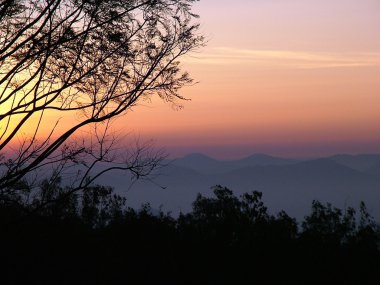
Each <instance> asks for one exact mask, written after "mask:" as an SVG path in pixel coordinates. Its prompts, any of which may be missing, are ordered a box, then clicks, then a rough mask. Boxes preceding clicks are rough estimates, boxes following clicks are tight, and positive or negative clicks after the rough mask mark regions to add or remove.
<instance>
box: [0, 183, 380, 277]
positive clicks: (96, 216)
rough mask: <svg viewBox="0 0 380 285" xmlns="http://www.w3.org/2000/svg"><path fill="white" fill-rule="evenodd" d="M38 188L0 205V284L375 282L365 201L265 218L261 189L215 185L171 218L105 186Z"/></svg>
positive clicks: (375, 253)
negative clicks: (299, 217) (240, 191)
mask: <svg viewBox="0 0 380 285" xmlns="http://www.w3.org/2000/svg"><path fill="white" fill-rule="evenodd" d="M40 189H41V191H40V192H39V194H38V195H34V196H33V197H31V198H30V199H29V200H27V199H25V197H22V198H21V197H20V199H16V198H17V197H12V199H10V201H12V202H11V203H8V202H7V201H6V200H2V202H1V205H0V227H1V228H0V230H1V235H0V245H1V248H0V252H1V253H0V254H1V259H0V262H1V264H0V270H1V274H0V276H1V279H2V280H1V284H380V252H379V241H380V235H379V233H380V231H379V228H378V226H377V224H376V223H375V222H374V221H373V219H372V218H371V216H370V215H369V214H368V212H367V210H366V208H365V205H364V204H363V203H362V204H361V205H360V209H359V210H358V211H355V210H354V209H353V208H347V209H345V210H340V209H337V208H335V207H333V206H332V205H330V204H321V203H320V202H318V201H314V202H313V203H312V207H311V213H310V214H309V215H308V216H306V217H305V218H304V220H303V221H302V222H301V223H299V224H298V223H297V222H296V220H295V219H293V218H291V217H289V216H288V215H287V214H286V213H285V212H280V213H279V214H277V215H271V214H269V212H268V210H267V208H266V207H265V205H264V204H263V202H262V193H260V192H256V191H254V192H252V193H246V194H244V195H242V196H241V197H236V196H235V195H234V194H233V192H232V191H231V190H229V189H227V188H224V187H222V186H215V187H214V189H213V190H214V197H204V196H202V195H200V194H199V195H198V197H197V198H196V200H195V201H194V203H193V210H192V212H191V213H188V214H181V215H180V216H179V217H178V218H173V217H171V216H170V214H167V213H163V212H162V211H157V212H156V211H153V210H152V209H150V207H149V205H143V206H142V207H141V209H140V210H138V211H137V210H134V209H131V208H128V207H127V206H126V200H125V199H124V198H123V197H120V196H118V195H115V194H113V192H112V188H109V187H104V186H99V185H95V186H91V187H87V188H86V189H84V190H83V191H81V192H76V193H74V194H70V195H68V193H70V188H67V187H63V186H61V185H60V181H59V180H57V181H56V182H55V183H53V184H52V183H48V182H47V181H45V184H43V185H41V187H40ZM25 192H27V190H25ZM17 200H18V201H19V203H15V201H17ZM49 201H54V203H50V202H49Z"/></svg>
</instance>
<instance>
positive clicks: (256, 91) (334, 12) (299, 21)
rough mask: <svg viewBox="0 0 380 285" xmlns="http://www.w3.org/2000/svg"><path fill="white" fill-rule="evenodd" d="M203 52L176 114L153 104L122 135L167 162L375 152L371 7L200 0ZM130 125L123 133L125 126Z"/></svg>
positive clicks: (378, 8)
mask: <svg viewBox="0 0 380 285" xmlns="http://www.w3.org/2000/svg"><path fill="white" fill-rule="evenodd" d="M194 10H195V11H196V12H197V13H198V14H199V15H200V17H201V18H200V24H201V33H203V34H204V35H205V37H206V39H207V46H206V47H205V48H202V49H201V50H199V51H198V52H196V53H193V54H191V55H189V56H187V57H186V58H184V60H183V62H182V66H183V68H184V69H186V70H188V71H189V72H190V73H191V75H192V76H193V77H194V78H195V80H196V81H197V82H198V83H197V84H196V85H195V86H191V87H186V88H185V89H183V90H182V91H181V94H182V95H184V96H185V97H188V98H190V99H191V101H187V102H183V105H184V108H183V109H182V110H179V111H178V110H175V109H173V108H172V106H171V105H168V104H164V103H163V102H160V101H157V100H153V101H152V102H151V103H149V102H146V103H145V102H144V103H143V104H141V105H140V106H138V107H137V108H135V109H134V110H133V111H132V112H130V113H129V114H128V115H127V117H126V118H123V122H125V124H126V125H125V126H126V127H127V128H129V130H130V131H131V133H133V134H137V135H138V136H141V137H143V138H146V139H149V138H151V139H153V140H154V141H155V142H156V144H158V145H160V146H164V147H165V148H166V149H167V151H168V152H169V153H170V154H171V155H173V156H181V155H184V154H186V153H191V152H203V153H206V154H208V155H211V156H213V157H217V158H238V157H242V156H245V155H250V154H253V153H269V154H273V155H279V156H284V157H314V156H324V155H330V154H335V153H352V154H355V153H374V152H380V124H379V122H380V1H378V0H238V1H226V0H203V1H200V2H198V3H197V4H195V6H194ZM128 126H129V127H128Z"/></svg>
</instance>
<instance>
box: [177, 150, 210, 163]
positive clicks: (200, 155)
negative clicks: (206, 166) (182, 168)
mask: <svg viewBox="0 0 380 285" xmlns="http://www.w3.org/2000/svg"><path fill="white" fill-rule="evenodd" d="M180 159H186V160H187V159H191V160H193V159H194V160H195V159H202V160H213V161H215V159H213V158H212V157H209V156H207V155H205V154H203V153H200V152H194V153H190V154H187V155H185V156H184V157H182V158H180Z"/></svg>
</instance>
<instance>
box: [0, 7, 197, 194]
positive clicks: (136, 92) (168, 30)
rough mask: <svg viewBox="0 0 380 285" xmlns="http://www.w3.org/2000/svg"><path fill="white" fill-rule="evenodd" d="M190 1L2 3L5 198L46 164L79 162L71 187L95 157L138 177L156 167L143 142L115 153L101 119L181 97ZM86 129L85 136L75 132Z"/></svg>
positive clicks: (1, 176)
mask: <svg viewBox="0 0 380 285" xmlns="http://www.w3.org/2000/svg"><path fill="white" fill-rule="evenodd" d="M195 1H196V0H128V1H124V0H80V1H77V0H75V1H74V0H42V1H41V0H38V1H37V0H3V1H1V3H0V106H1V108H0V154H2V155H1V157H0V171H1V173H0V189H1V190H0V191H1V196H3V197H5V196H8V197H10V196H12V193H13V191H14V190H15V188H16V184H17V183H19V181H21V180H22V179H24V181H31V180H33V179H31V177H30V176H33V175H34V177H36V176H38V175H36V174H33V173H35V172H36V171H38V170H40V169H46V166H52V167H54V169H55V171H56V172H60V174H62V172H63V170H64V169H67V168H69V167H72V166H73V165H81V166H82V167H83V168H84V170H82V172H81V175H80V177H76V187H77V188H78V189H83V188H85V187H87V186H88V185H90V184H91V182H92V181H93V180H94V179H93V178H94V176H96V175H94V174H93V173H90V172H91V171H90V170H92V169H94V166H95V164H98V163H99V162H114V163H117V164H118V165H117V166H115V165H113V166H112V168H113V169H126V170H130V171H131V173H132V174H134V175H135V177H141V176H145V175H148V174H149V173H150V171H151V170H152V169H153V168H155V167H156V166H157V164H158V163H159V161H160V159H161V158H162V156H161V154H159V155H154V154H153V155H152V153H150V152H149V150H147V148H146V147H145V145H143V146H137V148H136V149H133V148H132V147H130V146H129V147H128V148H127V150H124V151H123V152H124V155H123V152H119V153H118V154H117V155H115V154H114V152H115V149H117V147H116V146H115V141H116V138H115V137H113V136H112V135H111V136H110V135H109V124H108V123H105V122H108V121H109V120H110V119H112V118H114V117H118V116H120V115H122V114H125V113H126V112H127V111H128V110H131V109H132V108H133V107H135V106H136V105H138V103H139V102H140V101H141V100H149V99H151V98H153V97H156V96H158V97H160V98H162V99H163V100H165V101H167V102H172V103H175V104H178V102H179V101H178V99H184V98H183V97H182V96H181V95H180V94H179V89H180V88H181V87H183V86H185V85H188V84H191V83H192V79H191V78H190V76H189V74H188V73H187V72H182V71H181V67H180V63H179V59H180V58H181V57H183V56H184V55H185V54H187V53H188V52H190V51H192V50H194V49H197V48H198V47H200V46H201V45H202V44H203V38H202V36H199V35H198V34H197V30H198V24H196V23H194V19H195V18H197V15H195V14H194V13H192V11H191V7H192V4H193V3H194V2H195ZM73 117H74V118H75V120H71V121H70V122H71V123H70V125H69V126H68V127H67V126H63V127H60V126H61V123H62V121H63V120H65V119H68V118H73ZM101 123H103V125H102V126H101V125H99V124H101ZM104 124H105V125H104ZM89 126H91V127H92V128H93V131H92V137H89V135H87V137H85V138H83V139H74V137H75V135H76V134H77V133H78V131H80V130H83V129H85V128H86V127H89ZM101 129H103V130H101ZM22 133H26V135H25V136H21V135H20V134H22ZM118 147H119V146H118ZM43 171H45V170H43ZM32 174H33V175H32ZM18 190H20V189H18ZM4 199H5V198H4Z"/></svg>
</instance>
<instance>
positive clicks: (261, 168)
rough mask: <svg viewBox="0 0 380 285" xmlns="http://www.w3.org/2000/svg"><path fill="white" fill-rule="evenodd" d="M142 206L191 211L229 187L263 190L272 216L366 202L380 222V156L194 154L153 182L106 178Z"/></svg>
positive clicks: (117, 174)
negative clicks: (218, 188)
mask: <svg viewBox="0 0 380 285" xmlns="http://www.w3.org/2000/svg"><path fill="white" fill-rule="evenodd" d="M98 182H99V183H100V184H104V185H110V186H113V187H114V188H115V189H116V192H117V193H119V194H123V195H125V196H126V197H127V201H128V204H129V205H130V206H132V207H139V206H140V205H141V204H142V203H147V202H149V203H150V204H151V206H152V208H159V207H162V209H163V210H164V211H170V212H172V213H173V215H177V214H178V213H179V212H187V211H189V210H190V209H191V203H192V202H193V201H194V199H195V198H196V195H197V193H201V194H203V195H206V196H210V195H211V194H212V190H211V187H212V186H215V185H222V186H226V187H229V188H230V189H231V190H233V191H234V193H235V194H237V195H240V194H242V193H244V192H250V191H253V190H257V191H260V192H262V193H263V200H264V202H265V204H266V205H267V206H268V208H269V210H270V211H271V212H272V213H276V212H278V211H280V210H285V211H286V212H287V213H288V214H289V215H291V216H294V217H296V218H298V219H301V218H303V216H305V215H306V214H307V213H308V212H309V211H310V207H311V203H312V201H313V200H319V201H321V202H325V203H326V202H328V203H331V204H333V205H334V206H336V207H338V208H342V209H344V208H347V207H348V206H353V207H355V208H358V207H359V203H360V201H364V202H365V203H366V205H367V208H368V210H369V212H370V213H371V214H372V215H373V216H374V217H375V218H376V219H377V220H378V221H380V207H379V205H380V204H379V202H380V154H361V155H345V154H344V155H334V156H330V157H325V158H319V159H307V160H305V159H304V160H297V159H287V158H280V157H274V156H270V155H266V154H254V155H251V156H249V157H246V158H243V159H240V160H216V159H213V158H211V157H208V156H206V155H203V154H199V153H196V154H190V155H187V156H185V157H182V158H178V159H174V160H171V161H167V166H165V167H163V168H161V169H160V170H159V171H158V172H157V173H155V174H154V175H153V176H152V177H151V178H150V179H149V180H141V181H137V182H135V183H133V184H132V185H130V177H129V176H128V175H126V174H125V173H120V172H112V173H108V174H107V175H105V176H103V177H101V178H100V179H99V181H98Z"/></svg>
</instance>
